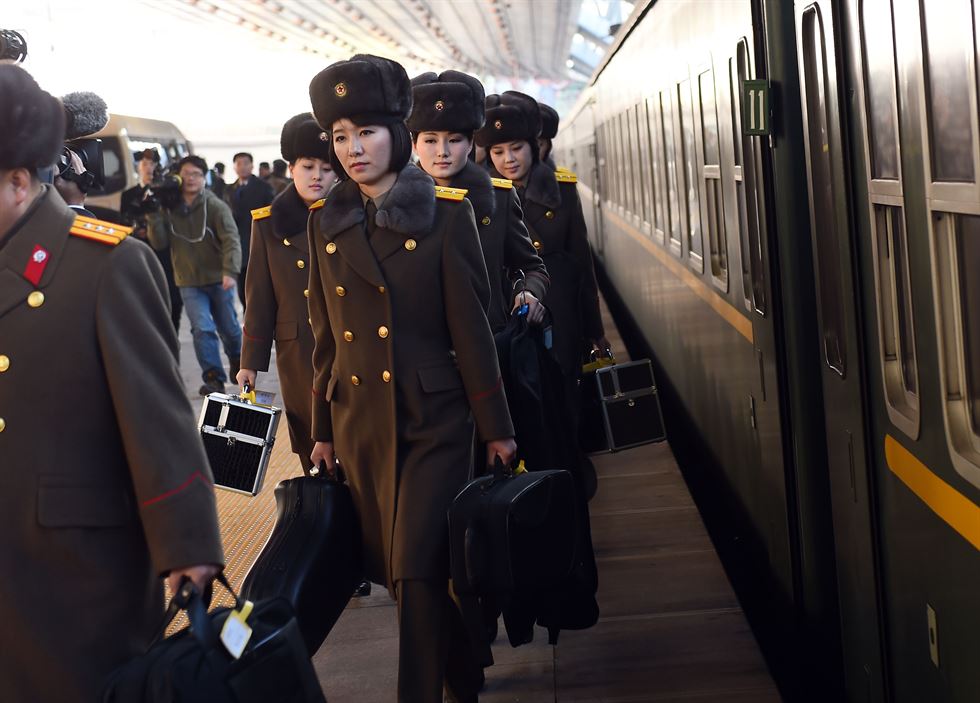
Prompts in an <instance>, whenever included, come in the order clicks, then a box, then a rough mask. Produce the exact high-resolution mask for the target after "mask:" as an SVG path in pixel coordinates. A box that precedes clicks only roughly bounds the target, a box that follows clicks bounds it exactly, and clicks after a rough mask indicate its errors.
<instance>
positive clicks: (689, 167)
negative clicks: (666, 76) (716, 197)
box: [677, 80, 704, 271]
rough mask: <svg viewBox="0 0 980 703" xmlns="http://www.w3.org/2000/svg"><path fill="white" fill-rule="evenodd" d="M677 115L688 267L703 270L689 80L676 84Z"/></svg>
mask: <svg viewBox="0 0 980 703" xmlns="http://www.w3.org/2000/svg"><path fill="white" fill-rule="evenodd" d="M677 95H678V105H679V106H680V117H681V146H682V148H683V160H684V176H685V177H684V187H685V188H686V189H687V190H686V191H685V192H686V196H687V197H686V201H687V255H688V257H690V261H691V266H692V267H694V268H695V269H696V270H698V271H704V245H703V244H702V243H701V205H700V202H699V201H700V199H699V198H698V176H697V162H696V159H697V157H698V156H697V145H696V143H695V135H694V98H693V96H692V95H691V81H690V80H684V81H681V82H680V83H678V84H677Z"/></svg>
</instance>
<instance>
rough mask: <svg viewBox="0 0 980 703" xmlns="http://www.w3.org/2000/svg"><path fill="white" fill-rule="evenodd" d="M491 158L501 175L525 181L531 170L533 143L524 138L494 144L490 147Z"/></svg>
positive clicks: (513, 179)
mask: <svg viewBox="0 0 980 703" xmlns="http://www.w3.org/2000/svg"><path fill="white" fill-rule="evenodd" d="M490 158H491V159H492V160H493V167H494V168H495V169H497V172H498V173H500V175H501V176H503V177H504V178H509V179H510V180H512V181H518V182H524V180H525V179H526V178H527V174H528V171H530V170H531V145H530V144H528V143H527V142H526V141H524V140H521V141H519V142H506V143H504V144H494V145H493V146H492V147H490Z"/></svg>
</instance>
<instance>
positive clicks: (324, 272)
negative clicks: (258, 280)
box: [310, 165, 514, 591]
mask: <svg viewBox="0 0 980 703" xmlns="http://www.w3.org/2000/svg"><path fill="white" fill-rule="evenodd" d="M437 192H439V194H440V197H437ZM364 217H365V208H364V204H363V201H362V199H361V193H360V190H359V188H358V186H357V184H356V183H354V182H353V181H345V182H342V183H340V184H339V185H338V186H336V187H335V188H334V189H333V190H332V191H331V192H330V194H329V195H328V197H327V199H326V203H325V204H324V206H323V207H322V208H321V209H320V210H319V212H318V213H317V214H315V215H314V217H312V218H311V220H310V222H311V228H310V242H311V244H310V251H311V253H312V254H313V256H312V258H311V264H312V266H311V269H310V317H311V320H312V324H313V336H314V340H315V348H314V354H313V367H314V377H313V437H314V439H316V440H321V441H332V442H333V444H334V451H335V452H336V455H337V458H338V459H339V461H340V463H341V465H342V466H343V467H344V468H345V471H346V474H347V477H348V480H349V482H350V486H351V491H352V493H353V495H354V502H355V505H356V507H357V510H358V515H359V517H360V519H361V528H362V533H363V540H364V562H365V572H366V576H367V578H369V579H371V580H372V581H375V582H377V583H384V584H386V585H387V586H388V588H389V590H390V591H391V590H393V588H394V584H395V582H396V581H398V580H401V579H426V580H437V579H439V580H441V579H446V578H448V575H449V569H448V529H447V524H446V511H447V510H448V508H449V506H450V504H451V502H452V499H453V498H454V497H455V495H456V494H457V493H458V491H459V490H460V489H461V488H462V487H463V485H464V484H465V483H466V481H467V480H468V478H469V476H470V473H471V467H472V465H473V464H472V450H473V424H474V421H475V424H476V428H477V430H478V432H479V436H480V438H481V439H482V440H483V441H489V440H494V439H502V438H507V437H512V436H513V434H514V430H513V427H512V425H511V421H510V415H509V413H508V410H507V401H506V397H505V395H504V390H503V386H502V382H501V378H500V371H499V368H498V365H497V356H496V352H495V350H494V346H493V338H492V336H491V332H490V326H489V324H488V322H487V318H486V309H487V305H488V302H489V297H490V293H489V284H488V280H487V273H486V266H485V264H484V262H483V255H482V253H481V250H480V243H479V238H478V235H477V230H476V223H475V221H474V219H473V209H472V207H471V206H470V204H469V203H468V202H467V201H466V200H465V199H464V198H463V197H462V192H461V191H455V190H447V189H437V188H435V187H434V184H433V182H432V179H431V178H429V176H428V175H426V174H425V173H424V172H423V171H421V170H420V169H418V168H417V167H415V166H412V165H409V166H407V167H405V169H403V170H402V171H401V173H400V174H399V176H398V180H397V181H396V183H395V185H394V186H393V187H392V188H391V190H390V191H389V192H388V194H387V196H386V198H385V199H384V202H383V204H382V206H381V209H380V210H379V211H378V213H377V216H376V218H375V224H376V229H375V230H374V232H373V233H372V234H371V235H370V239H369V238H368V234H367V232H366V229H365V226H364Z"/></svg>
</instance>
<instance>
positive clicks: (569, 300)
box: [520, 162, 604, 378]
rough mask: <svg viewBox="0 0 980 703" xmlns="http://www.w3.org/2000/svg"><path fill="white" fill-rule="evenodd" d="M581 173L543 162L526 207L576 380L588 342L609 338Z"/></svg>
mask: <svg viewBox="0 0 980 703" xmlns="http://www.w3.org/2000/svg"><path fill="white" fill-rule="evenodd" d="M576 180H577V179H576V178H575V174H573V173H571V172H568V171H558V172H556V171H555V170H554V169H551V168H549V167H548V166H547V165H545V164H543V163H540V162H537V163H535V164H534V165H533V166H532V167H531V172H530V174H529V175H528V179H527V186H526V187H525V188H523V189H522V190H523V192H522V193H521V194H520V195H521V204H522V205H523V207H524V222H525V224H526V225H527V228H528V231H529V232H530V233H531V242H532V244H533V245H534V248H535V249H537V251H538V254H540V255H541V258H542V260H544V264H545V266H546V267H547V268H548V275H549V276H550V278H551V287H550V288H549V289H548V295H547V296H546V297H545V299H544V304H545V306H547V308H548V309H549V310H550V311H551V314H552V322H553V328H552V329H553V347H552V348H553V350H554V353H555V357H556V358H557V359H558V363H559V364H561V367H562V370H563V371H564V372H565V373H566V374H568V375H574V376H575V377H576V378H577V377H578V374H579V373H580V370H581V364H582V353H583V351H584V347H585V340H589V339H598V338H600V337H602V336H603V335H604V332H603V328H602V317H601V315H600V312H599V287H598V285H597V284H596V278H595V268H594V267H593V264H592V251H591V250H590V249H589V240H588V230H587V229H586V226H585V216H584V215H583V213H582V203H581V201H580V200H579V195H578V189H577V188H576V185H575V183H576Z"/></svg>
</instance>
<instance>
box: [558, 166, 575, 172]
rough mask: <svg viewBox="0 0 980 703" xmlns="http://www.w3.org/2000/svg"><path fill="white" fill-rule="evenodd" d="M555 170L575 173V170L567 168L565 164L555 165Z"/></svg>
mask: <svg viewBox="0 0 980 703" xmlns="http://www.w3.org/2000/svg"><path fill="white" fill-rule="evenodd" d="M555 171H557V172H559V173H574V171H572V170H570V169H567V168H565V167H564V166H555Z"/></svg>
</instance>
